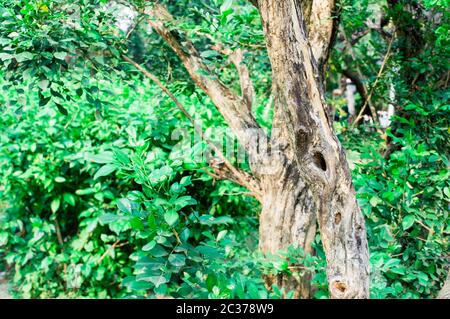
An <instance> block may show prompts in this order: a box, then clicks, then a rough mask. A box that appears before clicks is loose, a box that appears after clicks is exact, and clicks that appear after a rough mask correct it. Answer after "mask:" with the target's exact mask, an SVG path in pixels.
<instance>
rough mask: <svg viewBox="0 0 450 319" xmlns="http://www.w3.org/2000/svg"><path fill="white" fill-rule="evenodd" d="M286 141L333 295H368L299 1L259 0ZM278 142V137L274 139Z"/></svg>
mask: <svg viewBox="0 0 450 319" xmlns="http://www.w3.org/2000/svg"><path fill="white" fill-rule="evenodd" d="M258 7H259V10H260V13H261V18H262V21H263V28H264V32H265V36H266V43H267V49H268V54H269V58H270V61H271V65H272V72H273V83H274V85H275V107H276V109H278V110H280V113H281V117H280V118H281V119H282V124H283V125H282V127H279V128H278V129H280V130H281V131H282V132H283V133H282V134H281V136H286V137H287V139H286V141H284V142H287V143H288V144H289V146H288V148H290V149H292V158H293V160H294V162H295V163H296V164H297V166H296V167H297V168H298V169H299V175H300V177H301V178H302V179H303V180H304V181H305V182H306V185H308V187H310V190H311V192H312V194H313V198H314V201H315V204H316V206H317V208H318V222H319V226H320V233H321V238H322V243H323V246H324V250H325V253H326V257H327V276H328V281H329V289H330V294H331V297H332V298H368V296H369V292H368V286H369V256H368V246H367V239H366V231H365V225H364V219H363V216H362V213H361V211H360V209H359V207H358V204H357V202H356V194H355V191H354V188H353V185H352V181H351V176H350V172H349V168H348V164H347V161H346V158H345V153H344V151H343V149H342V147H341V145H340V143H339V141H338V140H337V137H336V136H335V134H334V132H333V130H332V127H331V125H330V123H329V120H328V117H327V115H326V111H325V110H326V105H325V102H324V93H323V83H322V81H321V75H320V73H319V69H318V66H317V62H316V61H315V58H314V56H313V53H312V50H311V46H310V44H309V42H308V37H307V33H306V27H305V24H304V18H303V15H302V9H301V6H300V4H299V3H298V2H297V1H295V0H285V1H271V0H259V1H258ZM274 142H275V143H277V141H274Z"/></svg>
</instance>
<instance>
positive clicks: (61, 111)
mask: <svg viewBox="0 0 450 319" xmlns="http://www.w3.org/2000/svg"><path fill="white" fill-rule="evenodd" d="M55 105H56V108H57V109H58V111H59V113H61V114H62V115H68V114H69V112H67V109H66V108H65V107H64V106H62V105H61V104H59V103H56V102H55Z"/></svg>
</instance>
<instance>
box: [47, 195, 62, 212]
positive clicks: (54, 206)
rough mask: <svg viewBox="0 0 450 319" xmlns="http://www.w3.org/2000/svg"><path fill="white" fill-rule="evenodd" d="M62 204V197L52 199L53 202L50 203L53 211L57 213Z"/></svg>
mask: <svg viewBox="0 0 450 319" xmlns="http://www.w3.org/2000/svg"><path fill="white" fill-rule="evenodd" d="M60 205H61V199H60V198H59V197H57V198H55V199H54V200H52V203H51V204H50V208H51V210H52V212H53V213H56V212H57V211H58V209H59V206H60Z"/></svg>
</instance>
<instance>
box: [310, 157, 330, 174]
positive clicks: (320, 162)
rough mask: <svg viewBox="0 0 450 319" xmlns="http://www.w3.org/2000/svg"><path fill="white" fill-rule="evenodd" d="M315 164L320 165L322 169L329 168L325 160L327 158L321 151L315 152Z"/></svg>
mask: <svg viewBox="0 0 450 319" xmlns="http://www.w3.org/2000/svg"><path fill="white" fill-rule="evenodd" d="M313 160H314V164H315V165H316V166H317V167H319V168H320V169H321V170H322V171H324V172H325V171H326V170H327V162H325V158H324V157H323V155H322V154H321V153H319V152H317V153H314V157H313Z"/></svg>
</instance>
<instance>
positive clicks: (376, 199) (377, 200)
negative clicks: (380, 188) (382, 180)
mask: <svg viewBox="0 0 450 319" xmlns="http://www.w3.org/2000/svg"><path fill="white" fill-rule="evenodd" d="M369 202H370V205H372V207H376V206H377V205H378V204H380V203H382V202H383V201H382V200H381V198H379V197H378V196H373V197H372V198H371V199H370V201H369Z"/></svg>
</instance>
